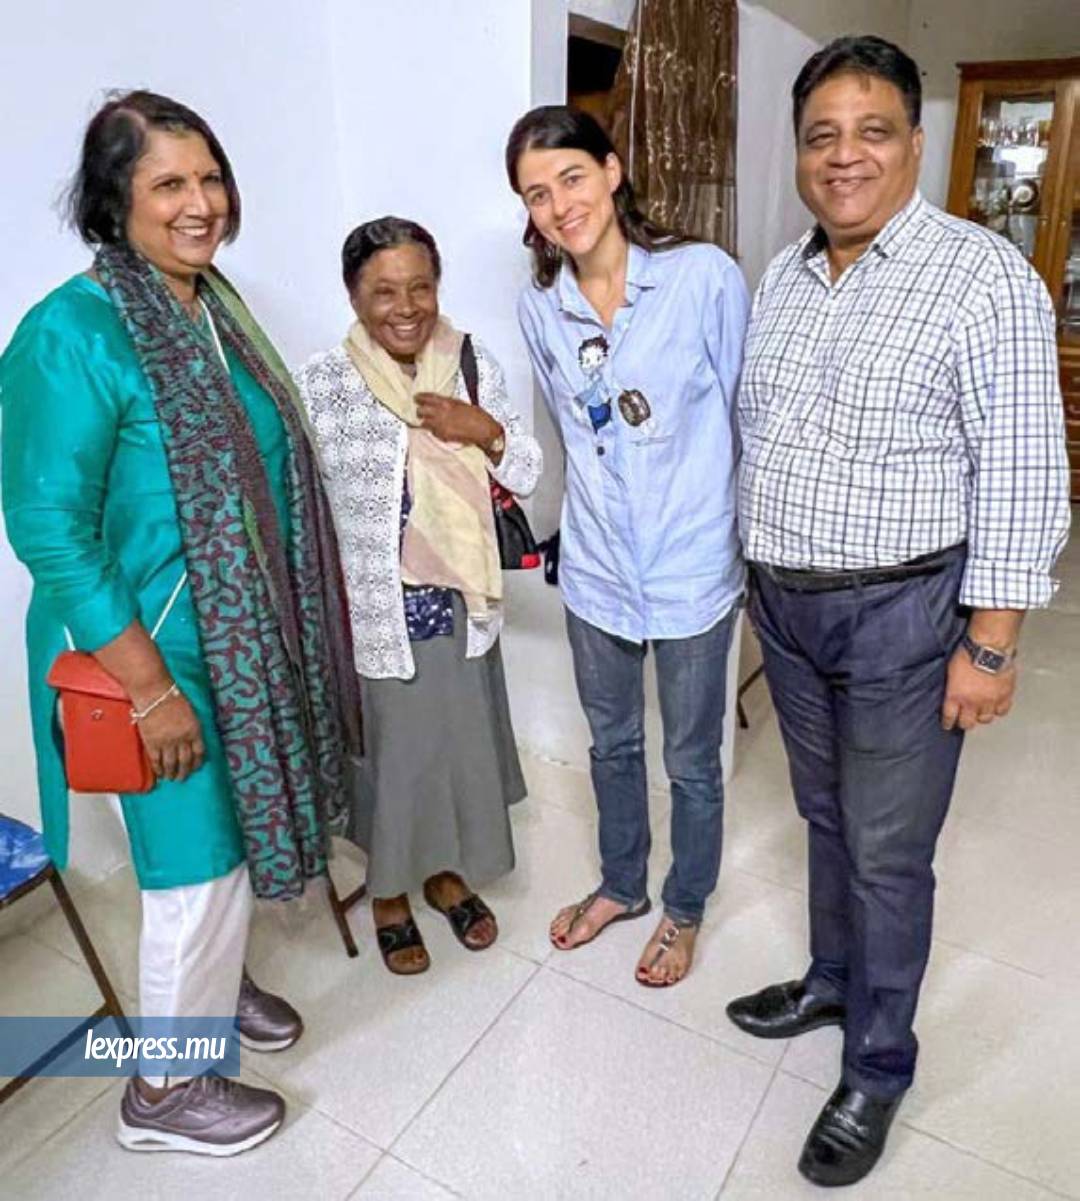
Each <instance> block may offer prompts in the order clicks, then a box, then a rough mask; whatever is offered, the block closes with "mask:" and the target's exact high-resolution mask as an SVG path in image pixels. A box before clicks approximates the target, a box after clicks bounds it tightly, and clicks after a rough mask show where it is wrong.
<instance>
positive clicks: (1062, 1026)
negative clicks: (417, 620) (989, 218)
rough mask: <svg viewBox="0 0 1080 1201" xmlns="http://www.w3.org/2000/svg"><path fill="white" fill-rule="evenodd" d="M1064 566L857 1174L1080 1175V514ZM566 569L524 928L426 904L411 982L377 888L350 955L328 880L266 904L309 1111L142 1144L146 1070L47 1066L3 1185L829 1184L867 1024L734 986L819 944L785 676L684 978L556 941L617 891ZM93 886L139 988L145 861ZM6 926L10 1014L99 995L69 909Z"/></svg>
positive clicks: (1044, 1185)
mask: <svg viewBox="0 0 1080 1201" xmlns="http://www.w3.org/2000/svg"><path fill="white" fill-rule="evenodd" d="M1062 575H1063V577H1064V578H1065V581H1066V584H1065V588H1064V589H1063V595H1062V597H1061V599H1060V601H1059V602H1058V604H1057V605H1056V606H1055V608H1054V609H1053V610H1051V611H1050V612H1048V613H1044V614H1037V615H1034V616H1033V617H1032V618H1031V619H1030V621H1029V626H1028V629H1027V631H1026V636H1025V644H1024V660H1023V664H1024V674H1023V692H1022V696H1021V699H1020V703H1019V706H1018V708H1017V711H1016V712H1015V713H1014V715H1013V716H1011V717H1010V718H1009V719H1008V721H1007V722H1005V723H1004V724H1002V725H1001V726H1000V727H996V728H995V729H993V730H991V731H984V732H982V733H980V734H979V735H978V736H977V737H974V738H972V740H971V742H970V744H969V747H968V748H967V751H966V752H965V759H964V764H963V768H962V771H961V779H960V783H959V787H958V791H957V796H956V801H955V804H954V811H953V814H952V816H951V818H950V821H949V824H948V826H947V828H946V833H945V835H944V837H943V839H942V845H941V851H940V855H939V860H938V864H939V880H940V885H939V893H938V896H939V904H938V918H937V934H938V939H937V944H936V947H935V951H934V955H933V959H932V962H931V966H930V971H929V974H928V978H927V982H926V988H925V992H924V1004H923V1006H922V1010H921V1013H920V1017H919V1023H918V1027H919V1034H920V1038H921V1041H922V1048H923V1049H922V1059H921V1070H920V1075H919V1079H918V1082H917V1086H916V1088H915V1089H914V1090H913V1092H912V1094H911V1095H910V1097H909V1098H908V1099H907V1101H906V1102H905V1105H904V1107H903V1109H902V1110H901V1112H900V1117H899V1119H898V1125H897V1126H896V1127H895V1128H894V1134H893V1136H892V1138H891V1140H890V1144H889V1148H888V1151H887V1154H886V1156H885V1158H884V1160H883V1162H882V1164H881V1165H880V1166H879V1168H878V1170H877V1171H876V1172H875V1173H874V1174H873V1175H872V1176H871V1177H870V1178H869V1179H868V1180H867V1181H866V1182H865V1183H864V1184H863V1185H861V1186H860V1187H858V1188H856V1189H854V1190H851V1192H850V1193H849V1194H847V1195H850V1196H851V1197H858V1198H882V1199H884V1198H888V1199H890V1201H891V1199H896V1201H910V1199H914V1198H941V1199H943V1201H961V1199H967V1198H970V1199H972V1201H997V1199H1000V1201H1037V1199H1039V1198H1050V1197H1072V1198H1080V1008H1078V1006H1077V1004H1076V996H1077V990H1078V988H1080V921H1078V920H1077V913H1078V912H1080V871H1078V870H1077V866H1076V865H1077V862H1078V861H1080V770H1078V768H1077V761H1076V757H1077V739H1076V735H1077V732H1078V731H1080V721H1078V713H1077V701H1076V696H1077V691H1076V683H1075V681H1076V678H1077V675H1078V673H1080V539H1078V540H1077V542H1076V543H1074V545H1073V547H1072V548H1071V549H1070V550H1069V551H1068V552H1067V557H1066V562H1065V563H1064V564H1063V565H1062ZM542 587H543V586H542V585H541V584H539V583H538V582H537V581H533V580H527V581H526V580H523V581H520V582H515V595H514V596H512V598H511V605H512V611H513V612H514V614H515V616H516V620H515V622H514V624H513V626H512V628H511V629H510V631H509V633H508V635H507V638H506V655H507V663H508V671H509V676H510V680H511V687H512V694H513V703H514V710H515V717H516V720H517V725H518V730H519V734H520V736H521V739H522V742H523V744H524V745H526V746H529V745H532V746H535V745H538V744H539V743H540V742H541V741H543V742H544V745H545V746H547V747H548V748H549V749H553V750H554V758H556V759H558V760H560V761H562V762H554V761H553V760H552V759H541V758H539V757H537V756H535V755H526V768H527V773H528V776H529V781H530V785H531V790H532V791H531V797H530V799H529V800H528V801H527V802H526V803H525V804H523V805H521V806H519V807H518V808H517V810H516V812H515V814H514V822H515V829H516V834H517V845H518V851H519V858H520V863H519V867H518V869H517V871H516V872H515V873H514V875H513V876H511V877H510V878H508V879H506V880H504V881H502V882H500V883H499V884H498V885H497V886H496V887H494V888H492V889H490V890H489V891H488V893H487V896H488V898H489V900H490V901H491V902H492V903H493V905H494V906H495V908H496V909H497V911H498V913H499V917H500V921H501V926H502V937H501V940H500V942H499V944H498V946H497V947H496V948H495V949H494V950H492V951H491V952H489V953H487V954H485V955H468V954H466V953H465V952H464V951H462V950H461V949H460V948H459V947H458V946H457V944H456V943H455V942H454V941H453V939H452V938H451V937H450V934H449V932H448V930H447V929H446V927H445V925H444V923H443V922H442V921H441V920H440V919H438V918H437V917H436V916H435V915H433V914H431V913H430V912H429V911H426V910H424V909H419V910H418V918H419V921H420V924H421V926H422V927H423V930H424V934H425V937H426V939H427V941H428V945H429V947H430V949H431V953H432V957H433V961H434V963H433V967H432V970H431V971H430V972H429V973H428V974H427V975H425V976H421V977H419V978H416V979H411V980H409V979H399V978H395V977H391V976H389V975H388V974H387V973H386V972H385V971H384V970H383V969H382V967H381V965H380V963H379V960H378V956H377V954H376V952H375V950H374V948H373V945H372V936H371V921H370V914H369V912H368V911H367V909H366V908H364V907H362V908H360V910H359V911H358V912H357V913H356V914H355V920H354V928H355V930H356V933H357V936H358V938H359V940H360V943H361V955H360V958H359V959H358V960H348V959H346V957H345V956H344V954H343V952H342V949H341V945H340V942H339V941H338V939H337V934H336V931H335V930H334V928H333V926H332V924H331V922H330V919H329V915H328V913H327V911H326V908H325V905H324V903H323V902H322V899H321V898H320V897H318V896H309V897H308V898H307V899H306V900H305V901H304V902H302V903H301V904H300V905H298V906H295V907H293V908H291V909H281V908H269V909H264V910H260V912H259V914H258V917H257V925H256V930H255V933H254V937H253V942H252V946H251V951H250V956H249V959H250V962H251V963H252V965H253V967H254V969H255V971H256V975H257V976H258V978H259V979H260V980H261V981H262V982H263V983H264V984H266V985H267V986H269V987H271V988H275V989H280V990H281V991H282V992H285V993H287V995H288V996H290V997H291V998H292V999H293V1000H294V1001H295V1002H296V1003H297V1005H298V1006H299V1007H300V1008H301V1009H302V1010H303V1013H304V1015H305V1018H306V1020H307V1027H308V1029H307V1033H306V1035H305V1037H304V1039H303V1041H302V1042H301V1043H300V1044H299V1046H298V1047H296V1048H295V1049H294V1050H292V1051H288V1052H285V1053H283V1054H281V1055H278V1056H266V1057H256V1056H248V1055H247V1054H246V1053H245V1056H246V1058H245V1061H244V1071H245V1075H246V1076H247V1078H249V1079H251V1080H253V1081H269V1082H272V1083H273V1084H274V1085H275V1086H277V1087H279V1088H280V1089H281V1090H282V1091H283V1092H284V1093H285V1094H286V1096H287V1097H288V1100H289V1103H290V1118H289V1121H288V1122H287V1124H286V1127H285V1129H284V1130H283V1132H282V1133H281V1134H280V1135H278V1136H277V1137H276V1138H274V1139H273V1140H271V1141H270V1142H269V1143H268V1144H266V1145H265V1146H264V1147H262V1148H260V1149H258V1150H256V1151H254V1152H251V1153H249V1154H247V1155H243V1156H240V1157H238V1158H236V1159H234V1160H229V1161H212V1162H211V1161H205V1160H199V1159H196V1158H194V1157H191V1156H186V1157H178V1156H136V1155H131V1154H127V1153H125V1152H123V1151H121V1150H120V1149H119V1148H118V1147H117V1146H116V1145H115V1143H114V1142H113V1141H112V1138H111V1133H112V1125H113V1122H114V1120H115V1111H116V1105H117V1098H118V1087H119V1086H118V1085H117V1084H116V1083H115V1082H110V1081H99V1080H77V1081H67V1080H42V1081H36V1082H34V1083H32V1084H31V1085H30V1086H28V1087H27V1088H25V1089H24V1090H23V1091H22V1093H21V1094H20V1095H19V1096H18V1097H17V1098H15V1099H14V1100H12V1101H11V1102H9V1103H8V1104H6V1105H4V1106H3V1107H0V1196H2V1197H5V1198H6V1197H12V1198H19V1199H20V1201H21V1199H23V1198H61V1197H67V1196H78V1197H80V1198H98V1197H101V1198H106V1197H108V1198H111V1199H116V1201H123V1199H125V1198H129V1197H130V1198H140V1199H142V1198H154V1199H155V1201H156V1199H157V1198H167V1197H173V1196H176V1197H199V1198H213V1197H222V1198H234V1197H238V1196H241V1195H249V1196H258V1197H260V1198H261V1201H276V1199H277V1198H289V1201H296V1199H298V1198H301V1199H303V1198H308V1197H311V1198H319V1199H320V1201H323V1199H325V1201H332V1199H334V1198H347V1197H351V1198H356V1199H357V1201H373V1199H376V1198H379V1199H382V1201H391V1199H400V1201H427V1199H431V1201H436V1199H438V1198H449V1197H454V1196H462V1197H469V1198H478V1199H479V1198H492V1199H498V1201H516V1199H517V1198H522V1199H525V1198H543V1199H547V1198H590V1199H593V1198H612V1199H617V1201H633V1199H636V1198H648V1199H649V1201H652V1199H654V1198H656V1199H668V1198H671V1199H674V1201H684V1199H685V1201H691V1199H696V1198H701V1199H702V1201H710V1199H712V1198H717V1197H722V1198H723V1199H724V1201H734V1199H736V1198H738V1199H740V1201H744V1199H748V1198H759V1199H761V1201H783V1199H785V1198H798V1197H812V1196H815V1195H818V1194H817V1193H816V1191H815V1190H814V1189H813V1188H812V1187H811V1186H809V1185H805V1184H804V1183H803V1182H802V1181H801V1179H800V1178H799V1177H798V1176H797V1174H796V1173H795V1170H794V1162H795V1159H796V1157H797V1155H798V1151H799V1147H800V1145H801V1142H802V1139H803V1136H804V1134H805V1132H806V1129H807V1128H808V1126H809V1124H810V1122H811V1121H812V1120H813V1117H814V1115H815V1114H816V1112H817V1110H818V1108H819V1107H820V1105H821V1103H822V1101H823V1099H824V1097H825V1095H826V1090H827V1089H829V1088H830V1087H831V1086H832V1084H833V1083H834V1081H835V1077H836V1075H837V1056H838V1046H839V1044H838V1038H837V1037H836V1032H835V1031H831V1030H824V1031H819V1032H817V1033H815V1034H812V1035H809V1036H807V1037H806V1038H804V1039H801V1040H799V1041H797V1042H794V1043H791V1044H783V1043H779V1044H776V1043H757V1042H755V1041H754V1040H752V1039H749V1038H746V1037H744V1036H743V1035H741V1034H740V1033H739V1032H738V1031H737V1030H735V1029H734V1028H733V1027H732V1026H731V1025H730V1024H729V1023H728V1022H727V1020H726V1018H725V1017H724V1012H723V1008H724V1004H725V1002H726V1001H727V1000H728V999H729V998H730V997H731V996H733V995H735V994H737V993H739V992H741V991H745V990H747V989H750V988H753V987H756V986H758V985H760V984H763V983H765V982H767V981H770V980H774V979H777V978H783V977H785V976H788V975H793V974H795V973H797V972H798V971H799V970H800V968H801V967H802V964H803V954H804V944H805V917H804V892H805V867H804V863H803V832H802V829H801V827H800V824H799V822H798V820H797V818H796V817H795V815H794V813H793V810H792V806H791V803H790V798H789V795H788V791H787V784H786V779H785V772H784V764H783V758H782V755H781V751H780V746H779V741H778V736H777V731H776V723H775V720H774V718H773V716H772V713H771V709H770V706H769V702H768V698H767V695H766V693H765V691H764V689H763V688H760V687H758V688H755V689H754V690H753V691H752V692H751V693H750V695H749V697H748V700H749V711H750V720H751V728H750V730H749V731H748V732H746V733H744V734H743V735H742V736H741V737H740V741H739V743H738V747H737V751H738V754H737V766H736V772H735V776H734V779H733V780H732V781H731V784H730V787H729V810H728V814H729V817H728V824H727V847H726V859H725V867H724V871H723V874H722V880H721V886H720V889H719V891H718V894H717V897H716V899H715V901H714V903H713V905H712V908H711V910H710V914H709V918H708V921H707V924H706V928H705V931H704V933H703V936H702V938H701V941H700V944H699V945H700V954H699V958H698V962H697V964H696V966H695V969H694V972H693V975H692V976H691V977H690V979H689V980H688V981H687V982H686V983H685V984H683V985H682V986H680V987H679V988H677V989H674V990H673V991H671V992H653V991H649V990H645V989H642V988H639V987H638V986H637V985H635V983H634V982H633V979H632V969H633V964H634V961H635V957H636V955H637V952H638V948H639V944H640V943H641V942H642V940H643V939H644V937H645V935H646V933H647V930H648V928H649V926H650V925H651V920H652V919H647V921H645V922H642V923H637V924H635V923H628V924H626V925H624V926H621V927H616V928H614V929H613V930H612V931H610V932H609V933H607V934H605V936H604V937H603V938H602V939H600V940H599V941H597V942H596V943H595V944H594V945H592V946H590V947H589V948H587V949H583V950H581V951H579V952H576V953H574V954H572V955H562V954H559V953H556V952H553V951H552V950H551V949H550V946H549V944H548V942H547V938H546V936H545V929H546V925H547V922H548V919H549V917H550V915H551V913H552V911H553V909H554V908H555V907H557V906H558V905H559V904H560V903H564V902H566V901H568V900H570V899H572V898H575V897H577V896H579V895H581V894H583V893H584V892H585V891H587V890H588V888H589V887H590V885H591V884H592V882H593V880H594V877H595V872H596V856H595V849H594V829H593V818H592V802H591V799H590V792H589V787H588V778H587V774H586V773H585V771H584V763H585V757H584V756H585V747H586V741H587V740H586V737H585V731H584V726H583V723H582V721H581V717H580V714H579V712H578V710H577V707H576V701H575V700H574V696H573V692H572V691H571V680H570V675H569V660H568V657H567V655H566V653H565V647H564V645H563V642H562V634H561V629H560V628H559V622H558V617H557V612H556V611H555V609H554V607H553V606H552V604H551V598H550V597H549V596H547V595H546V594H545V593H543V591H542ZM654 716H655V715H654ZM655 730H656V723H655V720H651V722H650V731H651V732H653V733H655ZM656 758H657V756H656V753H655V747H654V749H653V752H652V760H654V761H655V760H656ZM657 779H658V780H659V777H657ZM655 802H656V803H655V811H656V823H655V825H656V833H657V839H656V844H657V845H656V849H655V852H654V859H655V872H654V881H657V882H658V881H659V879H660V877H661V875H662V872H663V870H664V867H665V865H666V859H667V851H666V838H665V835H664V825H665V816H666V800H665V798H664V795H663V793H662V791H661V790H659V789H658V790H657V793H656V797H655ZM359 870H360V867H359V865H358V864H357V863H355V862H352V861H350V860H349V859H347V858H343V859H341V860H339V862H338V864H337V867H336V873H337V874H339V875H340V876H341V877H342V878H343V881H347V880H348V879H351V878H354V877H355V876H356V874H357V873H358V872H359ZM74 884H75V887H76V893H77V896H78V899H79V903H80V905H81V908H82V910H83V912H84V914H85V916H86V919H87V922H88V924H89V926H90V928H91V931H92V933H93V935H94V936H95V938H96V939H97V940H98V943H99V947H100V949H101V951H102V954H103V956H104V958H105V959H106V961H107V963H108V966H109V967H110V969H111V970H112V972H113V974H114V978H115V980H116V982H117V984H118V986H119V987H120V988H121V989H122V990H123V993H124V994H125V1001H126V1002H127V1003H128V1004H130V1003H131V1000H132V991H133V989H134V986H135V958H134V953H135V935H136V931H137V926H138V897H137V892H136V890H135V888H134V885H133V882H132V880H131V877H130V875H129V873H127V872H126V871H122V872H120V873H117V874H115V875H113V876H112V877H110V878H109V879H107V880H106V881H104V882H103V883H100V884H97V885H94V886H86V885H83V886H80V884H79V881H77V880H76V881H74ZM35 913H40V910H36V911H35ZM0 939H2V941H0V1012H4V1013H20V1012H22V1013H27V1012H35V1011H37V1012H41V1011H43V1008H47V1009H48V1010H49V1011H50V1012H54V1013H57V1012H70V1013H78V1012H85V1011H86V1010H87V1009H89V1008H90V1007H91V1006H92V985H91V983H90V980H89V977H88V974H87V973H86V971H85V970H84V969H83V968H82V967H81V966H80V965H79V963H78V956H77V952H76V950H75V947H74V945H73V943H72V942H71V940H70V938H69V936H68V935H67V933H66V930H65V928H64V926H63V923H62V921H61V920H59V919H58V917H57V916H55V915H51V916H50V915H48V914H45V915H43V916H41V917H37V918H36V920H35V921H34V922H33V924H31V925H30V926H29V927H28V928H21V929H20V928H16V927H15V926H14V925H13V923H11V922H10V921H9V922H8V924H7V925H5V926H3V927H0ZM46 999H47V1000H46Z"/></svg>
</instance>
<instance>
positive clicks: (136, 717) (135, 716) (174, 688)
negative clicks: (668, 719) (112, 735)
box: [131, 680, 180, 726]
mask: <svg viewBox="0 0 1080 1201" xmlns="http://www.w3.org/2000/svg"><path fill="white" fill-rule="evenodd" d="M179 695H180V687H179V685H178V684H177V683H176V681H175V680H174V681H173V682H172V683H171V684H170V685H169V687H168V688H167V689H166V690H165V691H164V692H163V693H162V694H161V696H159V697H158V698H157V700H156V701H151V702H150V704H149V705H147V706H146V708H145V709H143V711H142V712H141V713H140V712H138V710H136V709H132V710H131V724H132V725H133V726H134V725H136V724H137V723H138V722H140V721H142V719H143V718H144V717H149V716H150V714H151V713H153V711H154V710H155V709H156V708H157V707H158V705H164V704H165V702H166V701H167V700H168V699H169V698H170V697H173V696H179Z"/></svg>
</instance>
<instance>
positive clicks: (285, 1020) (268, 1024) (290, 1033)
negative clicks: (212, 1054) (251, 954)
mask: <svg viewBox="0 0 1080 1201" xmlns="http://www.w3.org/2000/svg"><path fill="white" fill-rule="evenodd" d="M236 1027H237V1029H238V1030H239V1031H240V1045H241V1046H244V1047H247V1048H248V1049H249V1050H251V1051H284V1050H285V1048H286V1047H291V1046H292V1045H293V1043H294V1042H296V1040H297V1039H298V1038H299V1037H300V1035H301V1034H303V1033H304V1022H303V1019H302V1018H301V1017H300V1015H299V1014H298V1013H297V1012H296V1010H295V1009H293V1007H292V1006H291V1005H290V1004H289V1002H288V1001H286V1000H285V999H284V998H283V997H275V996H274V994H273V993H268V992H263V990H262V989H261V988H260V987H259V986H258V985H257V984H256V983H255V981H254V980H252V978H251V977H250V976H249V975H248V973H247V968H244V974H243V975H242V976H241V977H240V996H239V998H238V999H237V1002H236Z"/></svg>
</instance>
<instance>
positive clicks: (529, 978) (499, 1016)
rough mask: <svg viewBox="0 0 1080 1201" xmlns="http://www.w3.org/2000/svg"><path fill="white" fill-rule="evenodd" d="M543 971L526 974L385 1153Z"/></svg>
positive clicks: (405, 1132) (392, 1147)
mask: <svg viewBox="0 0 1080 1201" xmlns="http://www.w3.org/2000/svg"><path fill="white" fill-rule="evenodd" d="M543 970H544V969H543V968H542V967H534V970H533V971H531V972H530V973H529V974H528V976H527V977H526V978H525V979H524V980H523V981H522V982H521V985H520V987H518V988H517V989H515V991H514V992H513V993H512V994H511V995H510V997H508V998H507V1001H506V1003H505V1004H504V1005H503V1006H502V1007H501V1008H500V1009H499V1012H498V1013H496V1015H495V1016H494V1017H493V1018H492V1019H491V1021H490V1022H488V1024H487V1025H486V1026H485V1027H484V1029H483V1030H481V1031H480V1033H479V1034H478V1035H477V1037H476V1038H475V1039H474V1040H473V1041H472V1043H471V1044H470V1045H469V1047H468V1049H467V1050H465V1051H463V1052H462V1054H461V1055H460V1056H459V1057H458V1059H457V1062H456V1063H454V1064H453V1065H452V1066H451V1068H450V1070H449V1071H448V1072H447V1073H446V1075H445V1076H444V1077H443V1078H442V1080H441V1081H440V1082H439V1083H438V1084H437V1085H436V1087H435V1088H434V1090H433V1091H432V1092H431V1093H430V1095H429V1096H428V1098H427V1100H426V1101H425V1102H424V1103H423V1105H421V1106H420V1108H419V1109H418V1110H417V1111H416V1113H414V1114H413V1116H412V1117H411V1118H410V1119H409V1120H408V1121H407V1122H406V1123H405V1125H404V1126H402V1128H401V1129H400V1130H399V1131H398V1133H397V1134H396V1135H395V1136H394V1138H393V1139H392V1141H391V1143H390V1146H389V1147H387V1151H390V1152H392V1151H393V1150H394V1148H395V1147H396V1146H397V1145H398V1143H400V1142H401V1140H402V1139H403V1138H404V1137H405V1135H406V1134H407V1133H408V1132H409V1131H410V1130H411V1129H412V1127H413V1126H414V1125H415V1124H416V1122H417V1121H418V1120H419V1118H420V1117H421V1116H422V1115H423V1113H424V1112H425V1111H426V1110H427V1109H428V1108H429V1107H430V1106H431V1103H432V1102H433V1101H434V1100H435V1098H436V1097H437V1096H438V1095H439V1093H441V1092H442V1091H443V1089H444V1088H445V1087H446V1086H447V1084H448V1083H449V1082H450V1081H451V1080H452V1079H453V1077H454V1076H456V1075H457V1073H458V1071H459V1070H460V1068H461V1065H462V1064H463V1063H464V1062H465V1060H466V1059H468V1058H469V1056H470V1055H472V1053H473V1052H474V1051H475V1050H476V1048H477V1047H478V1046H479V1045H480V1044H481V1043H482V1042H483V1041H484V1039H485V1038H487V1036H488V1035H489V1034H490V1033H491V1031H492V1030H493V1029H494V1028H495V1026H497V1025H498V1023H499V1022H500V1021H501V1020H502V1018H503V1015H504V1014H505V1013H506V1012H507V1011H508V1010H509V1009H510V1007H511V1006H512V1005H514V1004H515V1003H516V1001H517V999H518V998H519V997H520V996H521V994H522V993H523V992H524V991H525V990H526V989H527V988H528V987H529V985H530V984H531V983H532V982H533V981H534V980H535V979H536V977H537V976H538V975H539V974H540V973H541V972H542V971H543ZM394 1158H395V1159H401V1162H402V1163H403V1164H405V1166H406V1167H409V1168H411V1167H412V1166H413V1165H412V1164H411V1163H409V1161H408V1160H407V1159H404V1158H402V1157H401V1156H398V1155H395V1156H394ZM436 1183H437V1184H440V1183H441V1181H436ZM443 1187H444V1188H445V1187H446V1186H445V1185H443Z"/></svg>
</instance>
